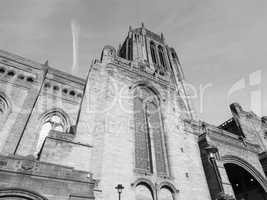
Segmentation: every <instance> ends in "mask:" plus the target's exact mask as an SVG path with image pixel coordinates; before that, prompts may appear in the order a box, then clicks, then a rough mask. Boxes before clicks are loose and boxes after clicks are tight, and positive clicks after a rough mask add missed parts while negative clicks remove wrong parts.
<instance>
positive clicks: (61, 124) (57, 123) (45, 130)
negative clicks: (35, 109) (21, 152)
mask: <svg viewBox="0 0 267 200" xmlns="http://www.w3.org/2000/svg"><path fill="white" fill-rule="evenodd" d="M39 121H40V125H39V131H38V135H37V136H36V137H37V139H36V146H35V151H34V155H35V156H36V157H37V158H39V157H40V152H41V149H42V146H43V144H44V142H45V139H46V137H47V136H48V134H49V132H50V131H51V130H54V131H58V132H63V133H69V131H70V125H71V124H70V118H69V116H68V114H67V113H66V112H64V111H63V110H62V109H60V108H53V109H51V110H48V111H46V112H44V113H42V114H41V115H40V116H39Z"/></svg>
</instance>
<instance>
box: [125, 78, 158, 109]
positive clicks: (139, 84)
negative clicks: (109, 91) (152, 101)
mask: <svg viewBox="0 0 267 200" xmlns="http://www.w3.org/2000/svg"><path fill="white" fill-rule="evenodd" d="M137 87H144V88H147V89H149V90H151V92H152V93H154V94H155V96H156V97H157V99H158V101H159V103H160V104H161V102H162V96H161V94H160V92H159V91H158V89H157V88H156V87H155V86H154V85H153V84H152V83H151V82H149V81H144V80H140V81H137V82H135V83H133V84H132V85H131V86H130V89H131V90H132V91H134V90H135V89H136V88H137Z"/></svg>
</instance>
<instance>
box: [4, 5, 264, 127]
mask: <svg viewBox="0 0 267 200" xmlns="http://www.w3.org/2000/svg"><path fill="white" fill-rule="evenodd" d="M141 22H144V24H145V27H146V28H148V29H150V30H151V31H153V32H156V33H161V32H163V34H164V36H165V39H166V42H167V43H168V45H169V46H172V47H174V48H175V49H176V51H177V53H178V56H179V58H180V61H181V63H182V67H183V70H184V73H185V77H186V81H187V85H190V88H191V92H190V93H191V95H192V101H193V107H194V109H195V110H196V111H197V113H198V114H197V115H198V118H199V119H200V120H204V121H206V122H208V123H212V124H215V125H219V124H221V123H222V122H224V121H225V120H227V119H228V118H230V117H231V113H230V110H229V104H230V103H232V102H239V103H240V104H241V105H242V107H243V108H244V109H245V110H247V111H250V110H251V111H253V112H254V113H256V114H258V115H259V116H262V115H267V94H266V91H267V84H266V80H265V77H266V73H267V68H266V67H267V42H266V41H267V40H266V37H267V1H266V0H254V1H253V0H224V1H222V0H202V1H199V0H164V1H162V0H105V1H104V0H45V1H44V0H0V49H2V50H5V51H9V52H11V53H15V54H18V55H20V56H23V57H26V58H29V59H31V60H34V61H37V62H40V63H44V62H45V61H46V60H49V65H50V66H51V67H54V68H56V69H60V70H63V71H66V72H69V73H72V74H74V75H77V76H80V77H83V78H85V76H86V74H87V71H88V66H89V65H90V63H91V60H92V59H93V58H99V57H100V54H101V50H102V48H103V47H104V45H107V44H109V45H112V46H114V47H118V45H119V44H120V43H122V42H123V40H124V38H125V36H126V35H127V31H128V29H129V25H131V26H132V27H139V26H140V24H141ZM73 35H76V36H77V35H78V39H76V40H75V46H76V47H77V50H78V57H76V58H75V62H73V48H72V47H73V39H72V36H73ZM74 63H75V64H74Z"/></svg>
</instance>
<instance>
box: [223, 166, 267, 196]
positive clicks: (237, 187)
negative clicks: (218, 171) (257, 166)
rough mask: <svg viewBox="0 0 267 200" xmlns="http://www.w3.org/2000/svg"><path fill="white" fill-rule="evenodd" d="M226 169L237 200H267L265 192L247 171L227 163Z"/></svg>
mask: <svg viewBox="0 0 267 200" xmlns="http://www.w3.org/2000/svg"><path fill="white" fill-rule="evenodd" d="M224 167H225V170H226V173H227V176H228V178H229V181H230V183H231V185H232V188H233V190H234V193H235V196H236V200H267V196H266V192H265V190H264V189H263V187H262V186H261V184H260V183H259V182H258V181H257V179H256V178H255V177H254V176H252V175H251V174H250V173H249V172H248V171H247V170H245V169H244V168H243V167H241V166H239V165H237V164H233V163H225V164H224Z"/></svg>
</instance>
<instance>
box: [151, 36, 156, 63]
mask: <svg viewBox="0 0 267 200" xmlns="http://www.w3.org/2000/svg"><path fill="white" fill-rule="evenodd" d="M150 52H151V57H152V62H153V63H154V64H157V56H156V46H155V44H154V42H152V41H151V42H150Z"/></svg>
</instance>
